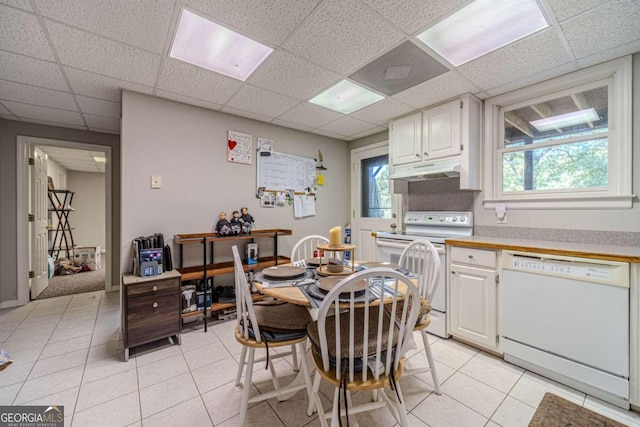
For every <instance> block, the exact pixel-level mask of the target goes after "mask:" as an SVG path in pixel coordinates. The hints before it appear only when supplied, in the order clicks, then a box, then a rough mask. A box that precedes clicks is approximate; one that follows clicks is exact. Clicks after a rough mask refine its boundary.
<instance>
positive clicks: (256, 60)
mask: <svg viewBox="0 0 640 427" xmlns="http://www.w3.org/2000/svg"><path fill="white" fill-rule="evenodd" d="M271 52H273V49H271V48H270V47H267V46H265V45H263V44H260V43H258V42H256V41H253V40H251V39H250V38H248V37H245V36H243V35H240V34H238V33H236V32H234V31H231V30H229V29H227V28H225V27H223V26H221V25H218V24H216V23H214V22H211V21H209V20H208V19H205V18H203V17H201V16H198V15H196V14H194V13H191V12H189V11H188V10H184V9H183V10H182V15H181V16H180V23H179V24H178V30H177V31H176V36H175V38H174V39H173V46H172V47H171V53H170V54H169V56H171V57H173V58H176V59H180V60H182V61H185V62H188V63H190V64H194V65H197V66H199V67H203V68H207V69H209V70H212V71H215V72H216V73H220V74H224V75H226V76H229V77H233V78H234V79H238V80H242V81H244V80H246V79H247V78H248V77H249V76H250V75H251V73H253V72H254V71H255V69H256V68H258V65H260V64H261V63H262V61H264V60H265V59H266V57H267V56H269V54H270V53H271Z"/></svg>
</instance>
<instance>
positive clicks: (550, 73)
mask: <svg viewBox="0 0 640 427" xmlns="http://www.w3.org/2000/svg"><path fill="white" fill-rule="evenodd" d="M577 69H578V67H576V65H575V64H574V63H573V62H570V63H568V64H564V65H561V66H559V67H556V68H553V69H551V70H545V71H543V72H541V73H537V74H534V75H532V76H527V77H525V78H523V79H518V80H516V81H514V82H510V83H507V84H506V85H502V86H498V87H496V88H492V89H489V90H488V91H487V92H488V93H489V95H491V96H496V95H501V94H503V93H507V92H511V91H512V90H516V89H520V88H523V87H525V86H529V85H532V84H535V83H539V82H543V81H545V80H548V79H551V78H553V77H558V76H561V75H563V74H567V73H570V72H572V71H576V70H577Z"/></svg>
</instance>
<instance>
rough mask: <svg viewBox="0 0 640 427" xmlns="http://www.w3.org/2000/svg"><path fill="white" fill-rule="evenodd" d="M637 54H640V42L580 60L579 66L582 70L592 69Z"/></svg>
mask: <svg viewBox="0 0 640 427" xmlns="http://www.w3.org/2000/svg"><path fill="white" fill-rule="evenodd" d="M636 52H640V40H636V41H633V42H631V43H627V44H623V45H622V46H618V47H615V48H613V49H607V50H605V51H603V52H598V53H595V54H593V55H590V56H587V57H585V58H582V59H578V65H580V67H581V68H585V67H590V66H592V65H596V64H600V63H601V62H605V61H609V60H611V59H616V58H620V57H621V56H625V55H629V54H632V53H636Z"/></svg>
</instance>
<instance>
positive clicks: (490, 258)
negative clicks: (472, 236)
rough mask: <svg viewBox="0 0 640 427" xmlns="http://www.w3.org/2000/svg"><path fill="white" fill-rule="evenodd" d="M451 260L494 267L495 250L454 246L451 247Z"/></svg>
mask: <svg viewBox="0 0 640 427" xmlns="http://www.w3.org/2000/svg"><path fill="white" fill-rule="evenodd" d="M451 262H458V263H463V264H469V265H475V266H485V267H491V268H496V253H495V251H486V250H483V249H471V248H460V247H457V246H454V247H452V248H451Z"/></svg>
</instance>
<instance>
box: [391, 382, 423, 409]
mask: <svg viewBox="0 0 640 427" xmlns="http://www.w3.org/2000/svg"><path fill="white" fill-rule="evenodd" d="M400 387H401V388H402V395H403V396H404V401H405V402H404V404H405V406H406V407H407V411H411V410H413V408H415V407H416V406H418V405H419V404H420V403H422V401H423V400H424V399H426V398H427V396H429V395H430V394H431V393H432V392H433V391H434V389H433V385H431V384H427V383H425V382H424V381H422V380H420V379H418V378H416V377H414V376H412V375H403V376H402V379H400ZM393 394H394V392H393V391H387V395H388V396H393Z"/></svg>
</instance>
